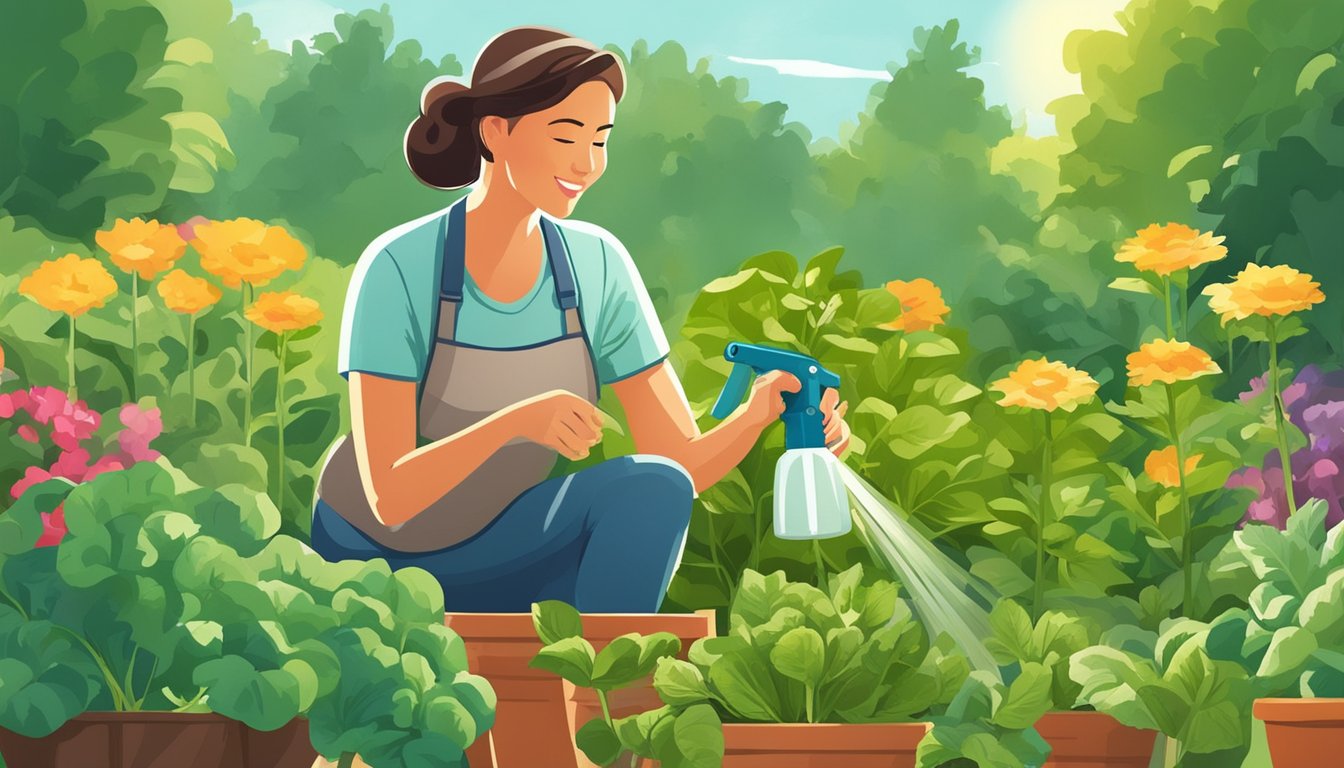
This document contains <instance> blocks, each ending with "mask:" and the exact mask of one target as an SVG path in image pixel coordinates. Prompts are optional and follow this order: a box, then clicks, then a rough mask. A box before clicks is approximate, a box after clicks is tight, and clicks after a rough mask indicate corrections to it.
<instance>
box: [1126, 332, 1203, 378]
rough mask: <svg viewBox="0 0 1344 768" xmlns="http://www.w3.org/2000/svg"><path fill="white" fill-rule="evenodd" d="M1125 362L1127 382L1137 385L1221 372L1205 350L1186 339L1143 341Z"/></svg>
mask: <svg viewBox="0 0 1344 768" xmlns="http://www.w3.org/2000/svg"><path fill="white" fill-rule="evenodd" d="M1126 362H1127V363H1128V365H1129V382H1130V383H1131V384H1133V385H1135V386H1138V387H1146V386H1148V385H1149V384H1152V383H1154V382H1158V381H1160V382H1163V383H1165V384H1175V383H1176V382H1178V381H1189V380H1191V379H1197V378H1199V377H1200V376H1208V375H1209V374H1213V373H1222V371H1223V369H1222V368H1219V367H1218V364H1217V363H1215V362H1213V358H1211V357H1209V353H1208V352H1205V351H1204V350H1202V349H1200V348H1199V347H1196V346H1194V345H1192V344H1191V343H1190V342H1188V341H1176V340H1175V339H1154V340H1153V341H1150V342H1148V343H1147V344H1143V345H1141V346H1140V347H1139V351H1138V352H1131V353H1130V354H1129V357H1128V358H1127V359H1126Z"/></svg>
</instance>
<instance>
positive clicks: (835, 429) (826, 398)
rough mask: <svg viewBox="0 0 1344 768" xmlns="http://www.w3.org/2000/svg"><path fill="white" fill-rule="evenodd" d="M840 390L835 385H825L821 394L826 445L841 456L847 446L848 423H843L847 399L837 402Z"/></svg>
mask: <svg viewBox="0 0 1344 768" xmlns="http://www.w3.org/2000/svg"><path fill="white" fill-rule="evenodd" d="M839 400H840V392H839V391H838V390H836V389H835V387H827V388H826V391H825V392H823V393H822V395H821V412H822V413H823V414H825V415H824V416H823V417H822V421H821V423H822V427H823V429H824V430H825V432H826V447H827V448H829V449H830V451H831V453H834V454H835V455H836V456H837V457H839V456H842V455H843V454H844V452H845V449H846V448H848V447H849V434H850V432H849V425H848V424H846V423H845V419H844V415H845V411H847V410H849V401H848V400H846V401H845V402H843V403H839V405H836V403H838V402H839Z"/></svg>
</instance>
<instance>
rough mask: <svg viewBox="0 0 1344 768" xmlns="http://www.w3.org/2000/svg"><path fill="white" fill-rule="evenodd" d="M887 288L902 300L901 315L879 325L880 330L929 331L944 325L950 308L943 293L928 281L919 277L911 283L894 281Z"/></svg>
mask: <svg viewBox="0 0 1344 768" xmlns="http://www.w3.org/2000/svg"><path fill="white" fill-rule="evenodd" d="M886 287H887V290H888V291H890V292H891V294H892V295H893V296H895V297H896V298H898V299H900V300H901V314H900V315H898V316H897V317H896V319H895V320H892V321H891V322H889V323H878V326H877V327H878V328H886V329H888V330H892V331H927V330H929V329H930V328H933V327H934V326H935V325H941V324H942V323H943V318H944V316H945V315H947V313H948V306H947V305H946V304H944V303H943V292H942V291H940V290H939V289H938V286H936V285H934V284H933V283H932V282H930V281H929V280H928V279H926V278H923V277H917V278H915V279H914V280H911V281H909V282H906V281H904V280H892V281H891V282H889V283H887V286H886Z"/></svg>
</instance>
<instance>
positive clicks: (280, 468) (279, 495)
mask: <svg viewBox="0 0 1344 768" xmlns="http://www.w3.org/2000/svg"><path fill="white" fill-rule="evenodd" d="M285 340H286V334H285V333H283V332H282V333H280V368H279V370H278V371H277V372H276V381H275V423H276V446H277V449H276V457H275V458H276V461H277V464H276V476H277V478H278V481H277V482H276V487H275V506H276V507H277V508H278V509H280V510H281V512H283V511H284V493H285Z"/></svg>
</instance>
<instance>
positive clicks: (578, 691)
mask: <svg viewBox="0 0 1344 768" xmlns="http://www.w3.org/2000/svg"><path fill="white" fill-rule="evenodd" d="M631 632H638V633H639V634H641V635H651V634H653V633H654V632H671V633H672V634H674V635H676V636H677V637H679V638H681V653H679V654H678V655H677V656H678V658H681V659H684V658H686V654H687V653H688V652H689V651H690V650H691V643H694V642H695V641H696V640H699V639H700V638H702V637H713V636H714V611H713V609H706V610H703V611H696V612H695V613H642V614H636V613H607V614H584V616H583V636H584V637H586V638H588V641H589V642H591V643H592V644H593V648H594V649H596V650H599V651H600V650H602V649H603V648H605V647H606V645H607V643H610V642H611V641H612V640H614V639H615V638H617V637H619V636H621V635H626V634H629V633H631ZM563 688H564V696H565V717H566V720H567V722H568V725H569V732H568V734H567V735H568V738H569V739H570V745H571V748H572V749H573V751H574V764H575V765H576V766H577V768H597V765H596V764H595V763H593V762H592V761H591V760H589V759H588V756H587V755H585V754H584V753H583V750H581V749H579V748H578V747H577V746H575V745H574V741H573V739H574V735H575V734H577V733H578V732H579V729H580V728H582V727H583V726H584V724H585V723H587V722H588V721H589V720H593V719H596V718H599V717H601V716H602V703H601V701H599V700H598V698H597V692H596V691H594V690H593V689H591V688H579V687H577V686H575V685H574V684H573V683H571V682H569V681H567V680H566V681H564V683H563ZM607 706H609V707H610V708H611V716H612V717H613V718H619V717H628V716H629V715H637V714H639V713H640V712H647V711H648V710H650V709H657V708H659V707H661V706H663V701H662V699H659V698H658V692H657V691H655V690H654V689H653V677H652V676H649V677H647V678H645V679H643V680H641V681H640V682H637V683H635V684H633V685H630V686H627V687H625V688H620V689H617V690H615V691H612V692H611V693H609V694H607ZM566 765H568V764H566ZM473 768H474V764H473Z"/></svg>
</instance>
